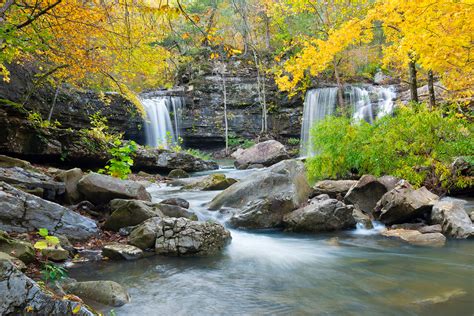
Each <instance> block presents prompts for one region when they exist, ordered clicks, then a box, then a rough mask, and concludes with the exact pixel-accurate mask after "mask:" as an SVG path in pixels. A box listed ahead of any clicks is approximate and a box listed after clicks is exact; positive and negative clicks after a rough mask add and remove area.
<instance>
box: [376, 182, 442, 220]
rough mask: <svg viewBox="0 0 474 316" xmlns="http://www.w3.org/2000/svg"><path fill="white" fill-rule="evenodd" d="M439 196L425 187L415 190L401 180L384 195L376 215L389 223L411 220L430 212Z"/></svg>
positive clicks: (377, 207) (377, 206) (378, 204)
mask: <svg viewBox="0 0 474 316" xmlns="http://www.w3.org/2000/svg"><path fill="white" fill-rule="evenodd" d="M438 198H439V197H438V196H437V195H436V194H433V193H431V192H430V191H428V190H427V189H426V188H425V187H422V188H420V189H418V190H415V189H413V188H412V187H411V185H409V184H408V183H404V182H401V183H400V184H399V185H397V187H395V188H394V189H393V190H391V191H389V192H387V193H385V194H384V196H382V198H381V199H380V201H379V202H378V203H377V205H376V207H375V210H374V216H375V217H376V218H378V219H379V220H380V221H381V222H382V223H385V224H389V225H392V224H399V223H405V222H409V221H410V220H413V219H415V218H417V217H421V216H423V215H426V214H428V213H430V212H431V209H432V208H433V205H434V204H435V203H436V201H437V200H438Z"/></svg>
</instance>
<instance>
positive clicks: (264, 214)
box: [229, 196, 294, 229]
mask: <svg viewBox="0 0 474 316" xmlns="http://www.w3.org/2000/svg"><path fill="white" fill-rule="evenodd" d="M293 207H294V204H293V201H292V200H291V199H290V198H289V197H288V196H286V197H285V196H282V197H281V198H278V197H277V198H273V199H260V200H255V201H251V202H249V203H248V204H247V205H246V206H245V207H244V208H243V209H242V211H240V212H239V213H237V214H235V215H233V216H232V217H231V218H230V220H229V223H230V225H231V226H233V227H237V228H247V229H265V228H278V227H281V226H282V225H283V216H285V214H287V213H288V212H289V211H290V210H291V209H293Z"/></svg>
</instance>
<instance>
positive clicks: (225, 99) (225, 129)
mask: <svg viewBox="0 0 474 316" xmlns="http://www.w3.org/2000/svg"><path fill="white" fill-rule="evenodd" d="M221 76H222V91H223V94H224V131H225V154H226V155H228V154H229V124H228V121H227V88H226V82H225V77H224V72H222V73H221Z"/></svg>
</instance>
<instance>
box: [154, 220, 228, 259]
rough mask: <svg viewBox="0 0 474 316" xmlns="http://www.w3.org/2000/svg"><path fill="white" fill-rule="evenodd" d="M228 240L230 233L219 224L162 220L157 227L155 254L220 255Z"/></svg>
mask: <svg viewBox="0 0 474 316" xmlns="http://www.w3.org/2000/svg"><path fill="white" fill-rule="evenodd" d="M230 240H231V236H230V232H229V231H228V230H226V229H225V228H224V226H222V225H221V224H218V223H211V222H196V221H191V220H188V219H186V218H164V219H162V220H161V222H160V223H159V224H158V225H157V234H156V243H155V252H156V253H157V254H160V255H169V256H190V255H194V256H210V255H215V254H218V253H220V252H221V251H222V250H223V249H224V247H225V246H226V245H227V244H228V243H229V242H230Z"/></svg>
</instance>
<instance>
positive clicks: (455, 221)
mask: <svg viewBox="0 0 474 316" xmlns="http://www.w3.org/2000/svg"><path fill="white" fill-rule="evenodd" d="M431 222H432V223H434V224H439V225H441V228H442V230H443V233H444V234H445V235H447V236H449V237H454V238H469V237H474V226H473V223H472V221H471V219H470V218H469V215H468V214H467V212H466V210H465V209H464V201H462V200H455V199H446V200H445V199H443V200H441V201H438V202H437V203H436V204H435V205H434V206H433V210H432V211H431Z"/></svg>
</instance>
